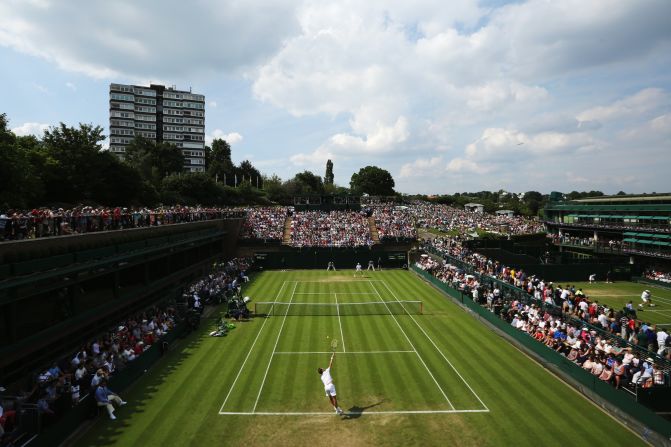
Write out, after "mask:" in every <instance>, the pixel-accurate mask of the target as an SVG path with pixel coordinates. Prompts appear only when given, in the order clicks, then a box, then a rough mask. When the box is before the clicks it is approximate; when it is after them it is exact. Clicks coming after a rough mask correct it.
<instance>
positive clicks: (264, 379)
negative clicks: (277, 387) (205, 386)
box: [252, 283, 298, 413]
mask: <svg viewBox="0 0 671 447" xmlns="http://www.w3.org/2000/svg"><path fill="white" fill-rule="evenodd" d="M297 285H298V283H295V284H294V288H293V290H292V291H291V298H290V299H289V305H288V306H287V310H286V312H285V313H284V319H283V320H282V325H281V326H280V331H279V332H278V333H277V339H276V340H275V346H273V352H272V354H270V360H268V366H267V367H266V372H265V374H263V381H262V382H261V388H259V394H257V395H256V401H255V402H254V408H252V413H254V412H255V411H256V406H257V405H258V404H259V399H260V398H261V392H262V391H263V387H264V386H265V384H266V377H268V371H269V370H270V364H271V363H273V357H275V351H276V350H277V343H279V341H280V336H281V335H282V329H284V323H286V322H287V314H288V313H289V308H290V307H291V302H292V301H293V299H294V292H295V291H296V286H297Z"/></svg>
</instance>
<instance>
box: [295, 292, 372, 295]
mask: <svg viewBox="0 0 671 447" xmlns="http://www.w3.org/2000/svg"><path fill="white" fill-rule="evenodd" d="M332 293H335V292H296V293H295V295H330V294H332ZM338 293H339V294H341V295H375V294H374V293H371V292H338Z"/></svg>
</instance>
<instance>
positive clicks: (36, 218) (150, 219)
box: [0, 205, 242, 241]
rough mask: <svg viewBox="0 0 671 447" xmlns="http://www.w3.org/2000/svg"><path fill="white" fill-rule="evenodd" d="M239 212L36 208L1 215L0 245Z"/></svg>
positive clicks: (197, 208)
mask: <svg viewBox="0 0 671 447" xmlns="http://www.w3.org/2000/svg"><path fill="white" fill-rule="evenodd" d="M241 216H242V212H241V210H240V209H234V208H206V207H200V206H195V207H189V206H179V205H175V206H170V207H159V208H153V209H149V208H134V207H130V208H122V207H91V206H78V207H74V208H68V209H63V208H36V209H33V210H7V211H0V241H2V240H21V239H35V238H43V237H52V236H63V235H69V234H81V233H92V232H97V231H111V230H123V229H128V228H140V227H153V226H160V225H170V224H178V223H186V222H197V221H202V220H211V219H221V218H226V217H241Z"/></svg>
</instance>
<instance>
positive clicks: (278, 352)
mask: <svg viewBox="0 0 671 447" xmlns="http://www.w3.org/2000/svg"><path fill="white" fill-rule="evenodd" d="M414 352H415V351H347V352H341V354H401V353H403V354H405V353H411V354H412V353H414ZM298 354H333V351H277V352H275V355H298Z"/></svg>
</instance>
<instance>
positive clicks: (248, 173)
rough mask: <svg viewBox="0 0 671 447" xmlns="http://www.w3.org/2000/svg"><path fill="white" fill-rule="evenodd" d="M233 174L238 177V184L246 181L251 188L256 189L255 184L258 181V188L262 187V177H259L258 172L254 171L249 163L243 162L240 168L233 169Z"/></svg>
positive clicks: (247, 161)
mask: <svg viewBox="0 0 671 447" xmlns="http://www.w3.org/2000/svg"><path fill="white" fill-rule="evenodd" d="M235 173H236V174H237V176H238V184H240V183H242V182H243V181H246V182H249V184H250V185H251V186H252V187H254V188H256V182H257V179H258V182H259V183H258V184H259V188H261V187H263V177H262V176H261V173H260V172H259V170H258V169H256V168H255V167H254V165H252V162H251V161H249V160H244V161H243V162H242V163H240V166H238V167H237V168H236V169H235Z"/></svg>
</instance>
